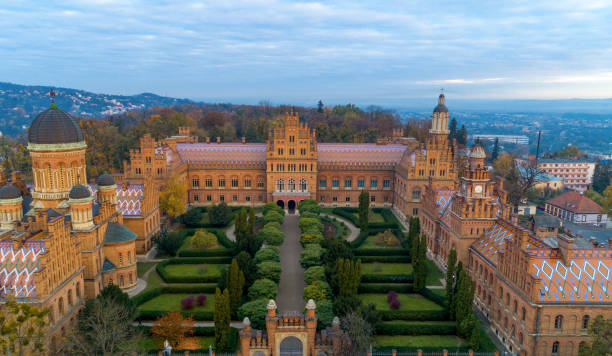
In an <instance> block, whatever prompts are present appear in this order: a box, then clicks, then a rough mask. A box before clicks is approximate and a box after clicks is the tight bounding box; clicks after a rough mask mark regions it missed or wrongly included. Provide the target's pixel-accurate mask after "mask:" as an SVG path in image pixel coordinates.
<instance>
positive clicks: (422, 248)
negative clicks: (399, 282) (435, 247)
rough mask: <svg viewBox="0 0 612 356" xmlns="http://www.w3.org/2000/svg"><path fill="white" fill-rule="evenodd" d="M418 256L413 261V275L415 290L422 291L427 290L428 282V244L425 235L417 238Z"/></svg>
mask: <svg viewBox="0 0 612 356" xmlns="http://www.w3.org/2000/svg"><path fill="white" fill-rule="evenodd" d="M415 240H416V241H417V246H416V247H415V248H416V256H415V258H414V259H413V260H412V266H413V274H414V290H415V291H420V290H421V289H423V288H425V283H426V281H427V264H426V260H427V252H426V250H427V242H426V238H425V235H421V237H420V238H419V237H417V238H416V239H415Z"/></svg>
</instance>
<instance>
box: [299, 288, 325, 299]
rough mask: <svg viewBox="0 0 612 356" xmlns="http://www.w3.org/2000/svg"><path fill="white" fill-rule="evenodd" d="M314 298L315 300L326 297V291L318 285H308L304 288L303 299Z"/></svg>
mask: <svg viewBox="0 0 612 356" xmlns="http://www.w3.org/2000/svg"><path fill="white" fill-rule="evenodd" d="M308 299H314V300H315V301H316V302H318V301H320V300H326V299H327V291H326V290H325V289H324V288H321V286H318V285H309V286H306V288H304V300H308Z"/></svg>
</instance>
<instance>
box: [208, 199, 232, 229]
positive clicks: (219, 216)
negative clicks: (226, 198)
mask: <svg viewBox="0 0 612 356" xmlns="http://www.w3.org/2000/svg"><path fill="white" fill-rule="evenodd" d="M233 218H234V213H233V212H232V208H230V207H229V206H227V204H226V203H225V202H221V203H220V204H218V205H213V206H211V207H210V208H209V209H208V220H210V223H211V225H213V226H220V227H221V226H227V225H228V224H229V223H230V222H231V221H232V219H233Z"/></svg>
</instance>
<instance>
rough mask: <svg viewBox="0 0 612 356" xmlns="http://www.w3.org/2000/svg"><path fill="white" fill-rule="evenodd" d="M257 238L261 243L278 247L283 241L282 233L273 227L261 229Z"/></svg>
mask: <svg viewBox="0 0 612 356" xmlns="http://www.w3.org/2000/svg"><path fill="white" fill-rule="evenodd" d="M266 225H268V224H266ZM257 236H258V238H259V239H260V240H261V241H264V242H265V243H266V244H268V245H273V246H280V245H281V244H282V243H283V240H284V239H285V235H284V234H283V232H282V231H280V229H277V228H276V227H274V226H264V228H263V229H261V230H259V232H258V233H257Z"/></svg>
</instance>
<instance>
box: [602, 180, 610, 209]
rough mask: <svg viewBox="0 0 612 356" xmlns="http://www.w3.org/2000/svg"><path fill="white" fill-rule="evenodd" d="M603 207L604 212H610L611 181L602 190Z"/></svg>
mask: <svg viewBox="0 0 612 356" xmlns="http://www.w3.org/2000/svg"><path fill="white" fill-rule="evenodd" d="M603 198H604V199H603V201H602V203H603V209H604V211H605V212H606V213H608V214H610V213H612V182H610V185H609V186H608V187H607V188H606V190H604V192H603Z"/></svg>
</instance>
